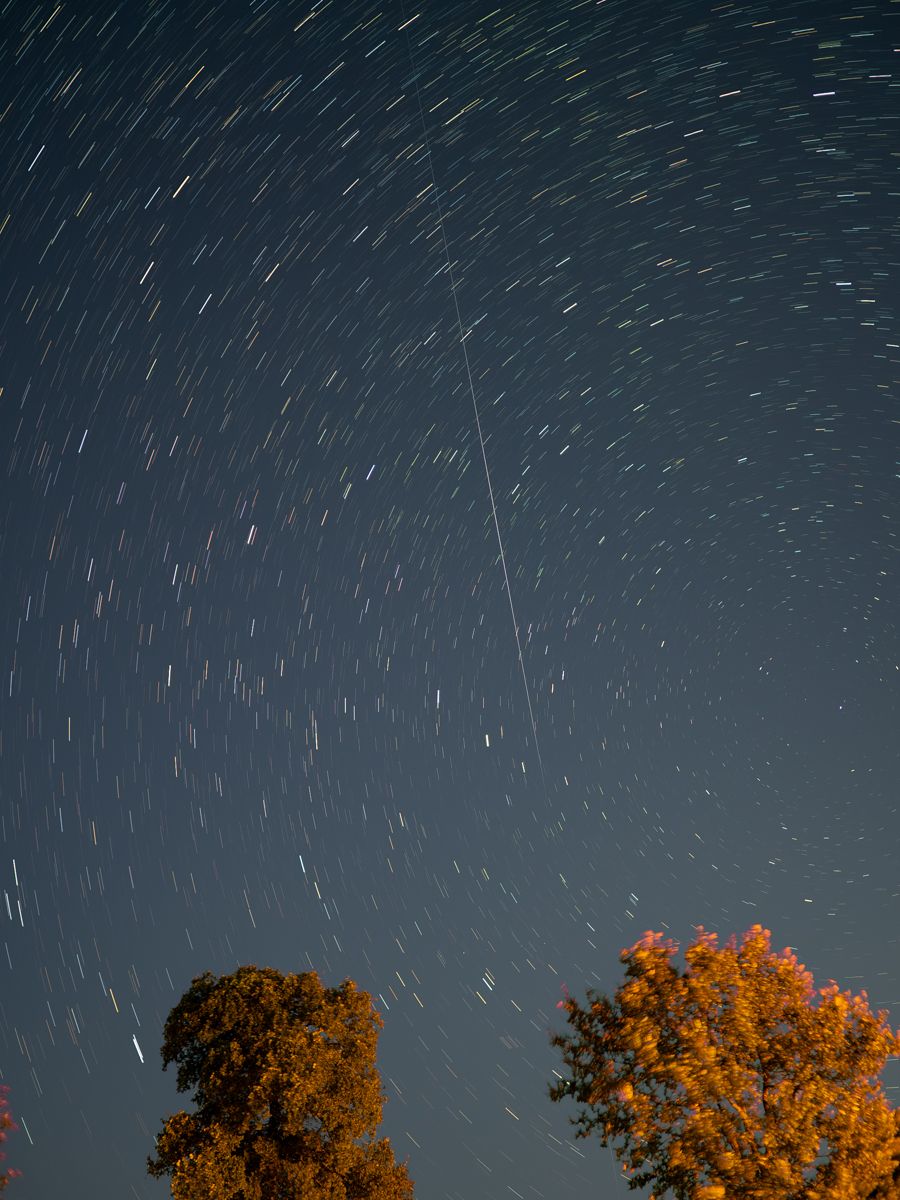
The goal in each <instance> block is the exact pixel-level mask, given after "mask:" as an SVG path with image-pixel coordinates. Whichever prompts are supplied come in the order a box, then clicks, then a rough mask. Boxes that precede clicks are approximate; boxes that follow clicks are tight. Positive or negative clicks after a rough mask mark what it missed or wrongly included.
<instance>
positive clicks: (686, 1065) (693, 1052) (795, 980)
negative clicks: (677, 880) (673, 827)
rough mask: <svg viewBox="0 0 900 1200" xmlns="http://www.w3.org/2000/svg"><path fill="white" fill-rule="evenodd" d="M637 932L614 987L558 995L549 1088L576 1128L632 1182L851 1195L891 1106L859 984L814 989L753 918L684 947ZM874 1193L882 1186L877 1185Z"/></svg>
mask: <svg viewBox="0 0 900 1200" xmlns="http://www.w3.org/2000/svg"><path fill="white" fill-rule="evenodd" d="M676 953H677V946H676V945H675V944H674V943H673V942H671V941H667V940H665V939H664V938H663V936H662V935H661V934H657V933H647V934H645V935H644V936H643V937H642V938H641V939H640V941H638V942H637V943H636V944H635V945H634V946H632V947H631V948H630V949H627V950H625V951H623V953H622V955H621V960H622V962H623V963H624V964H625V980H624V982H623V983H622V984H621V986H620V987H619V988H618V990H617V991H616V994H615V996H614V998H612V999H609V998H608V997H606V996H604V995H600V994H598V993H595V992H589V993H588V997H587V1003H586V1005H584V1006H583V1005H581V1004H579V1003H578V1002H577V1001H576V1000H574V999H572V998H567V999H566V1001H564V1003H563V1007H564V1008H565V1009H566V1012H567V1019H568V1025H569V1031H568V1032H567V1033H565V1034H561V1035H558V1036H556V1037H554V1039H553V1042H554V1045H556V1046H557V1047H558V1048H559V1049H560V1050H561V1051H562V1056H563V1061H564V1064H565V1066H566V1068H567V1069H568V1075H567V1076H562V1075H560V1076H559V1082H558V1083H556V1084H555V1085H554V1086H553V1087H552V1089H551V1096H552V1097H553V1099H554V1100H562V1099H563V1098H564V1097H567V1096H570V1097H572V1098H573V1099H574V1100H575V1101H576V1102H577V1103H578V1104H579V1105H581V1108H580V1111H579V1113H578V1115H577V1117H576V1118H574V1124H575V1125H576V1126H577V1136H580V1137H587V1136H589V1135H590V1134H592V1133H594V1132H597V1133H598V1134H599V1136H600V1139H601V1141H602V1143H603V1144H604V1145H613V1146H614V1148H615V1151H616V1154H617V1156H618V1158H619V1159H620V1161H622V1162H623V1163H624V1166H625V1169H626V1172H627V1174H628V1176H629V1179H630V1183H631V1186H632V1187H642V1186H647V1185H652V1186H653V1188H654V1191H655V1193H656V1194H657V1195H662V1194H664V1193H666V1192H667V1191H668V1192H670V1193H671V1194H672V1195H673V1196H674V1197H675V1198H676V1200H717V1198H720V1197H728V1200H857V1198H859V1200H862V1198H863V1197H867V1196H868V1195H869V1194H870V1192H871V1191H872V1189H873V1188H875V1187H877V1186H879V1185H881V1184H883V1183H884V1181H885V1180H886V1179H888V1178H889V1176H890V1171H891V1167H892V1165H893V1164H892V1163H891V1158H890V1155H891V1143H892V1137H893V1133H894V1117H893V1112H892V1110H891V1108H890V1106H889V1105H888V1103H887V1101H886V1100H885V1097H884V1092H883V1089H882V1086H881V1084H880V1082H879V1080H878V1076H879V1075H880V1073H881V1071H882V1068H883V1067H884V1064H885V1061H886V1058H887V1057H888V1055H889V1054H893V1053H896V1052H897V1050H898V1048H900V1043H898V1039H897V1037H896V1036H895V1034H894V1033H893V1032H892V1031H891V1028H890V1026H889V1025H888V1023H887V1018H886V1014H885V1013H883V1012H879V1013H877V1014H873V1013H872V1012H871V1011H870V1009H869V1005H868V1001H867V998H866V995H865V993H862V994H861V995H858V996H854V995H851V994H850V993H849V992H842V991H840V990H839V988H838V987H837V986H836V985H835V984H830V985H829V986H828V987H825V988H822V989H820V990H818V991H816V989H815V987H814V984H813V979H812V976H811V974H810V973H809V972H808V971H807V970H806V969H805V968H804V967H803V966H802V964H800V963H798V961H797V959H796V957H795V956H794V955H793V954H792V953H791V952H790V951H789V950H784V951H782V952H781V953H776V952H774V951H773V950H772V948H771V939H770V934H769V932H768V931H767V930H765V929H763V928H761V927H760V926H758V925H755V926H754V927H753V928H752V929H750V930H748V932H747V933H746V934H745V935H744V936H743V938H742V939H741V941H740V943H739V944H738V943H737V942H736V941H735V940H734V939H732V940H731V941H729V943H728V944H727V945H724V946H721V947H720V946H719V945H718V943H717V939H716V936H715V935H714V934H711V933H706V932H704V931H703V930H702V929H701V930H700V931H699V934H698V937H697V938H696V940H695V941H694V942H693V944H692V945H691V946H690V947H689V948H688V949H687V950H686V952H685V955H684V958H685V967H684V969H679V968H678V966H677V965H676V963H675V962H674V961H673V960H674V958H675V955H676ZM884 1195H885V1196H888V1195H890V1193H887V1192H885V1193H884Z"/></svg>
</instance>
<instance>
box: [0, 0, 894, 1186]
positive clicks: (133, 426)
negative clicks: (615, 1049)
mask: <svg viewBox="0 0 900 1200" xmlns="http://www.w3.org/2000/svg"><path fill="white" fill-rule="evenodd" d="M895 8H896V5H894V6H891V5H889V4H886V3H852V2H848V3H846V4H837V3H834V4H828V3H822V2H821V0H816V2H815V3H812V2H810V3H800V2H798V0H789V2H788V3H779V4H775V3H772V2H760V3H752V2H751V3H721V4H704V3H698V2H696V0H673V2H672V3H668V4H665V5H659V4H657V3H655V2H653V3H651V2H650V0H606V2H605V3H594V2H593V0H590V2H584V0H583V2H581V3H566V2H563V0H526V2H525V3H520V4H515V5H512V4H505V3H502V2H500V3H497V2H492V3H490V4H488V3H483V4H482V3H470V2H468V0H459V2H453V3H451V2H449V0H428V3H426V4H424V5H422V6H421V7H415V6H413V5H411V4H408V5H407V8H406V10H405V11H404V10H403V9H402V8H401V5H400V3H399V2H398V3H396V4H394V3H387V4H385V5H381V6H377V5H373V4H369V3H364V2H360V3H357V2H355V0H340V2H338V0H332V2H330V3H317V4H310V3H309V2H308V0H304V3H293V2H290V0H285V2H284V3H278V2H276V0H270V2H269V3H233V2H231V0H228V2H226V3H220V4H213V3H211V2H209V0H198V2H196V3H194V2H191V3H175V2H174V0H168V2H159V3H148V2H146V0H141V2H139V3H134V4H128V5H124V4H123V5H120V6H118V7H114V6H112V5H107V4H105V3H97V4H90V5H82V4H76V3H72V2H70V0H62V2H61V3H56V0H49V2H47V3H43V2H41V3H36V4H34V5H27V4H23V3H7V4H6V5H5V6H4V7H3V8H2V10H0V21H2V27H0V59H2V84H0V91H2V102H0V118H2V119H0V161H2V163H3V164H4V168H3V172H2V180H0V191H2V196H0V291H2V305H0V346H2V354H0V371H2V378H0V389H2V390H0V456H2V462H3V472H2V479H3V504H2V509H0V522H2V523H0V548H2V562H3V571H4V582H3V586H2V589H0V637H2V651H3V661H4V664H5V666H4V671H3V677H2V688H0V843H2V849H0V890H2V891H3V892H4V902H3V904H2V905H0V924H2V925H3V930H2V936H0V940H2V942H3V946H2V947H0V976H2V980H3V983H2V990H0V1075H2V1078H3V1080H4V1081H6V1082H8V1083H9V1084H10V1085H11V1088H12V1093H11V1101H12V1107H13V1110H14V1113H15V1115H16V1116H17V1117H18V1118H19V1119H20V1122H21V1123H22V1124H23V1126H24V1127H25V1128H23V1129H22V1131H21V1132H20V1133H19V1134H18V1135H16V1136H15V1137H14V1139H13V1140H12V1141H11V1142H10V1144H9V1147H8V1149H9V1151H10V1154H9V1162H10V1163H12V1164H13V1165H16V1166H18V1167H21V1168H22V1169H24V1171H25V1172H26V1176H25V1178H24V1179H23V1180H20V1181H18V1182H17V1183H16V1185H15V1190H16V1194H17V1196H19V1197H21V1200H45V1198H46V1200H49V1198H50V1197H58V1196H60V1195H62V1194H65V1195H66V1196H67V1197H69V1200H88V1198H90V1200H96V1197H97V1196H104V1197H105V1196H109V1197H113V1196H115V1197H123V1198H124V1197H140V1198H142V1200H150V1198H151V1197H161V1196H163V1195H165V1194H166V1189H165V1187H164V1186H163V1185H161V1184H158V1183H156V1182H154V1181H151V1180H149V1179H147V1178H146V1177H145V1173H144V1160H145V1157H146V1155H147V1153H148V1152H149V1151H150V1150H151V1149H152V1136H153V1133H154V1132H155V1131H156V1130H157V1129H158V1127H159V1123H160V1120H161V1118H162V1117H163V1115H164V1114H165V1113H167V1112H169V1111H172V1110H173V1109H174V1108H175V1107H177V1106H178V1104H179V1103H180V1100H179V1098H178V1097H177V1095H176V1093H175V1090H174V1078H173V1077H172V1076H171V1073H170V1074H168V1075H163V1074H162V1073H161V1071H160V1062H159V1054H158V1050H159V1044H160V1040H161V1029H162V1023H163V1021H164V1020H165V1017H166V1015H167V1013H168V1011H169V1009H170V1008H171V1007H172V1006H173V1005H174V1004H175V1003H176V1001H177V1000H178V998H179V996H180V995H181V993H182V991H183V990H184V989H185V988H186V987H187V985H188V984H189V981H190V979H191V977H192V976H193V975H196V974H199V973H200V972H202V971H204V970H207V969H209V970H212V971H216V972H225V971H230V970H233V969H234V968H235V967H236V966H237V965H238V964H241V963H248V962H255V963H258V964H260V965H271V966H275V967H278V968H280V969H282V970H285V971H288V970H305V969H310V968H311V967H314V968H316V969H317V970H319V971H320V973H321V974H322V975H323V977H324V978H325V980H326V981H327V982H329V983H334V982H337V981H338V980H340V979H341V978H343V977H344V976H347V975H349V976H351V977H353V978H354V979H356V980H357V981H358V982H359V983H360V984H361V985H362V986H364V987H366V988H368V989H369V990H370V991H372V993H373V994H374V995H375V996H376V997H378V1006H379V1008H380V1009H381V1011H382V1013H383V1015H384V1019H385V1031H384V1034H383V1037H382V1042H381V1053H380V1065H381V1068H382V1071H383V1075H384V1080H385V1087H386V1091H387V1094H388V1097H389V1103H388V1105H387V1109H386V1126H385V1127H386V1130H387V1132H388V1133H389V1134H390V1136H391V1138H392V1139H393V1141H394V1144H395V1147H396V1150H397V1152H398V1153H399V1154H400V1156H402V1157H403V1156H407V1155H408V1158H409V1167H410V1172H411V1174H412V1176H413V1178H414V1179H415V1181H416V1183H417V1192H418V1196H419V1198H420V1200H501V1198H502V1200H510V1197H511V1196H512V1197H519V1198H520V1200H532V1198H542V1197H546V1198H548V1200H551V1198H555V1197H557V1196H559V1195H564V1194H566V1195H568V1194H573V1195H592V1196H597V1197H598V1198H599V1200H608V1198H610V1200H611V1198H613V1197H616V1196H619V1195H624V1194H625V1189H624V1187H623V1185H622V1184H621V1183H619V1182H617V1180H616V1177H615V1172H614V1171H613V1169H612V1167H611V1164H610V1161H609V1157H608V1155H606V1154H605V1153H603V1152H601V1151H600V1150H599V1149H598V1148H597V1147H596V1146H588V1145H585V1144H583V1143H581V1144H579V1145H578V1146H574V1145H573V1144H572V1142H571V1138H570V1136H569V1132H568V1128H567V1124H566V1113H565V1112H564V1111H562V1109H561V1108H560V1107H558V1106H553V1105H551V1104H550V1102H549V1101H548V1099H547V1096H546V1085H547V1082H548V1080H549V1078H550V1073H551V1070H552V1068H553V1066H554V1065H555V1057H554V1054H553V1052H552V1051H551V1050H550V1048H549V1046H548V1034H549V1031H550V1029H551V1028H552V1027H554V1026H555V1025H557V1024H558V1021H559V1014H558V1013H557V1011H556V1007H555V1006H556V1003H557V1001H558V1000H559V999H560V996H561V988H562V987H563V986H564V985H565V986H568V988H569V989H570V990H571V991H572V992H573V993H577V992H581V991H583V990H584V988H586V987H587V986H598V987H603V988H609V989H612V988H613V987H614V986H615V984H616V982H617V979H618V973H619V970H620V967H619V964H618V962H617V953H618V951H619V949H620V948H621V947H622V946H624V945H626V944H629V943H631V942H633V941H634V940H636V938H637V937H638V936H639V935H640V934H641V932H642V931H643V930H645V929H648V928H650V929H664V930H667V931H668V932H669V933H670V934H671V935H672V936H674V937H676V938H679V939H682V940H687V939H689V938H690V937H691V936H692V933H693V926H694V925H697V924H704V925H705V926H707V927H708V928H713V929H717V930H720V931H721V932H722V933H723V934H728V933H730V932H732V931H741V930H743V929H745V928H746V927H747V926H749V925H751V924H753V923H755V922H757V921H758V922H761V923H762V924H764V925H766V926H768V927H771V928H772V930H773V934H774V940H775V943H776V945H777V946H779V947H780V946H783V945H786V944H790V945H792V946H796V947H797V948H798V950H799V953H800V956H801V959H802V960H803V961H804V962H805V963H806V964H807V965H808V966H809V967H810V968H811V969H812V970H813V971H814V972H815V974H816V976H817V979H820V980H821V982H822V983H824V982H825V981H826V980H827V979H828V978H831V977H834V978H836V979H837V980H838V981H839V982H840V983H842V984H844V985H847V986H851V987H853V988H855V989H859V988H862V987H866V988H868V990H869V993H870V997H871V999H872V1001H873V1003H874V1004H875V1005H876V1006H877V1007H880V1006H885V1007H888V1008H891V1009H892V1011H893V1013H894V1014H895V1019H896V1013H897V1011H898V1004H900V971H898V965H897V935H896V929H897V924H898V890H900V888H898V868H897V864H898V821H897V809H896V795H897V792H896V780H897V778H898V767H900V763H898V752H897V729H898V708H900V705H898V662H900V659H898V650H900V648H898V636H897V633H898V630H897V599H898V596H900V589H898V566H897V550H898V526H897V515H898V503H897V500H898V466H897V459H898V453H897V448H898V445H900V433H898V429H900V426H898V420H900V417H898V409H897V386H898V384H897V380H898V362H900V328H898V323H897V309H898V301H900V289H898V272H900V220H898V213H900V181H898V174H897V161H898V160H897V151H896V148H897V146H898V145H900V104H898V97H900V92H898V86H900V83H898V80H897V76H896V71H897V48H898V29H897V13H896V12H894V11H893V10H894V9H895ZM404 23H407V27H406V28H405V29H401V28H400V27H401V26H403V25H404ZM892 73H893V74H892ZM416 84H418V94H419V97H420V99H421V108H420V104H419V101H418V99H417V93H416ZM429 152H430V156H431V158H430V162H429ZM432 170H433V179H434V181H436V184H437V190H438V193H439V198H440V210H441V211H442V213H443V229H442V227H441V223H440V220H439V209H438V205H437V203H436V196H435V189H434V187H433V186H432ZM444 235H445V236H446V248H447V249H445V236H444ZM447 251H449V260H450V267H451V268H452V279H453V282H454V283H455V288H456V299H457V301H458V305H459V313H460V320H461V322H462V331H463V333H464V336H465V346H466V349H467V351H468V356H469V363H470V367H471V379H472V389H471V390H470V386H469V379H468V377H467V373H466V364H465V361H464V357H463V353H462V345H461V336H460V328H459V326H458V325H457V317H456V310H455V307H454V302H453V292H452V289H451V270H448V255H447ZM472 391H474V395H475V399H476V401H477V405H478V409H479V412H480V416H481V422H482V428H483V432H484V438H485V449H486V454H487V459H488V462H489V465H490V470H491V477H492V482H493V488H494V494H495V498H496V505H497V517H498V521H499V525H500V529H501V532H502V536H503V539H504V547H505V552H506V560H507V566H508V570H509V577H510V583H511V588H512V592H513V598H514V601H515V606H516V610H517V614H518V618H519V623H520V630H521V643H522V653H523V662H524V669H525V676H526V677H527V682H528V689H529V696H530V699H531V702H532V705H533V711H534V717H535V725H536V728H537V734H538V739H539V746H540V759H539V756H538V754H537V752H536V747H535V744H534V740H533V737H532V729H531V721H530V718H529V712H528V702H527V701H528V698H529V696H526V691H525V687H524V684H523V679H522V675H521V673H520V669H519V663H518V660H517V651H516V642H515V637H514V631H513V624H512V620H511V617H510V611H509V604H508V599H507V596H506V594H505V591H504V581H503V572H502V569H501V563H500V558H499V553H498V544H497V538H496V533H495V529H494V525H493V520H492V515H491V507H490V501H489V494H488V488H487V481H486V478H485V473H484V467H483V463H482V456H481V448H480V445H479V441H478V436H477V432H476V425H475V420H474V412H473V403H472V400H473V396H472ZM541 762H542V763H543V768H544V772H543V778H542V774H541V770H540V763H541ZM892 1006H893V1007H892ZM888 1076H889V1078H888V1082H889V1084H891V1086H892V1088H893V1090H892V1091H891V1092H890V1093H889V1094H890V1095H891V1096H892V1097H896V1095H897V1091H896V1085H898V1084H900V1074H898V1072H897V1069H896V1065H895V1064H891V1065H890V1066H889V1068H888Z"/></svg>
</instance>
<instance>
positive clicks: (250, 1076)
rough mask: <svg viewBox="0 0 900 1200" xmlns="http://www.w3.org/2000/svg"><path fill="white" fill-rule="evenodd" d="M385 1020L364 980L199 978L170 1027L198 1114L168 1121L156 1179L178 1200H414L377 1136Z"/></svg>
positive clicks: (260, 975) (183, 1083)
mask: <svg viewBox="0 0 900 1200" xmlns="http://www.w3.org/2000/svg"><path fill="white" fill-rule="evenodd" d="M381 1024H382V1022H381V1018H380V1016H379V1015H378V1013H377V1012H375V1010H374V1009H373V1007H372V1002H371V998H370V997H369V995H368V994H367V993H366V992H362V991H359V990H358V989H357V987H356V985H355V984H354V983H353V982H352V980H349V979H348V980H345V981H344V983H342V984H341V986H340V987H338V988H325V987H323V985H322V983H321V981H320V980H319V977H318V975H317V974H316V973H315V972H314V971H313V972H308V973H305V974H302V975H282V974H281V972H279V971H276V970H273V969H271V968H260V967H254V966H246V967H241V968H239V969H238V970H237V971H235V972H234V973H233V974H231V975H223V976H221V977H216V976H214V975H211V974H209V973H208V972H207V973H206V974H204V975H201V976H199V977H198V978H197V979H195V980H194V981H193V983H192V984H191V986H190V988H189V989H188V991H187V992H186V993H185V994H184V996H182V998H181V1000H180V1001H179V1002H178V1004H177V1005H176V1006H175V1008H173V1009H172V1012H171V1013H170V1014H169V1018H168V1020H167V1021H166V1026H165V1032H164V1040H163V1046H162V1058H163V1069H164V1070H165V1069H166V1068H167V1067H168V1065H169V1064H170V1063H175V1065H176V1066H177V1068H178V1090H179V1092H186V1091H190V1090H191V1089H193V1101H194V1104H195V1106H196V1110H195V1111H194V1112H193V1113H187V1112H183V1111H182V1112H177V1113H175V1114H174V1115H173V1116H170V1117H169V1118H168V1119H167V1120H166V1121H165V1122H164V1123H163V1128H162V1132H161V1133H160V1135H159V1137H158V1138H157V1142H156V1157H155V1158H154V1157H151V1158H149V1159H148V1162H147V1168H148V1171H149V1172H150V1174H151V1175H155V1176H161V1175H169V1176H171V1187H172V1195H173V1197H175V1200H196V1198H197V1197H199V1196H203V1197H204V1198H205V1200H287V1198H288V1197H290V1198H292V1200H293V1198H294V1197H298V1196H303V1197H304V1200H412V1194H413V1193H412V1183H411V1182H410V1179H409V1177H408V1175H407V1172H406V1167H405V1166H404V1165H402V1164H397V1163H396V1162H395V1160H394V1155H393V1151H392V1149H391V1146H390V1143H389V1141H388V1140H387V1138H377V1137H376V1129H377V1127H378V1124H379V1122H380V1121H381V1109H382V1103H383V1100H384V1097H383V1095H382V1092H381V1082H380V1079H379V1075H378V1071H377V1069H376V1066H375V1052H376V1046H377V1041H378V1031H379V1029H380V1027H381Z"/></svg>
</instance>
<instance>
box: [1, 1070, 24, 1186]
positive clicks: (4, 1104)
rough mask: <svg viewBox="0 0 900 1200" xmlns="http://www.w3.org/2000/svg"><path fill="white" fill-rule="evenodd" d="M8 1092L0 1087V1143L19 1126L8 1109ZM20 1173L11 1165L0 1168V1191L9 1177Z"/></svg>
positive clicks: (6, 1184) (3, 1155)
mask: <svg viewBox="0 0 900 1200" xmlns="http://www.w3.org/2000/svg"><path fill="white" fill-rule="evenodd" d="M8 1092H9V1088H7V1087H0V1145H2V1144H3V1143H4V1142H5V1141H6V1138H7V1134H8V1133H9V1132H14V1131H15V1130H17V1129H18V1128H19V1127H18V1125H17V1124H16V1123H15V1121H14V1120H13V1119H12V1116H11V1114H10V1111H9V1101H8V1100H7V1098H6V1097H7V1094H8ZM5 1158H6V1155H5V1154H4V1153H3V1151H0V1162H2V1161H3V1159H5ZM20 1174H21V1171H16V1170H14V1169H13V1168H12V1167H7V1168H6V1169H5V1170H0V1192H2V1191H4V1190H5V1189H6V1187H7V1186H8V1184H9V1181H10V1180H11V1179H15V1178H16V1176H17V1175H20Z"/></svg>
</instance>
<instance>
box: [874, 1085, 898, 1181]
mask: <svg viewBox="0 0 900 1200" xmlns="http://www.w3.org/2000/svg"><path fill="white" fill-rule="evenodd" d="M868 1200H900V1109H896V1108H895V1109H894V1137H893V1140H892V1142H891V1164H890V1173H889V1174H888V1176H887V1177H886V1178H885V1179H883V1180H882V1181H881V1183H879V1185H878V1186H877V1187H876V1188H874V1189H873V1190H872V1191H871V1192H870V1193H869V1197H868Z"/></svg>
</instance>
